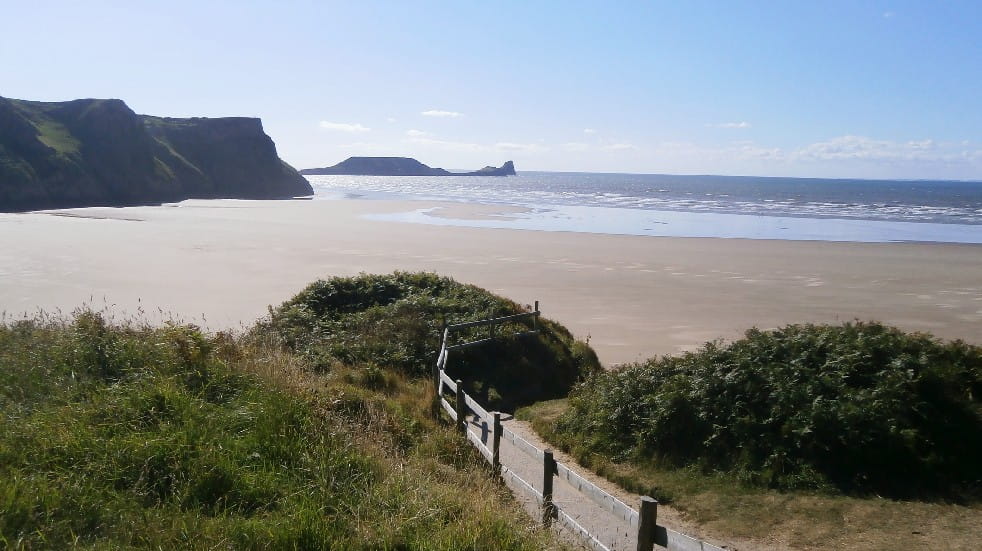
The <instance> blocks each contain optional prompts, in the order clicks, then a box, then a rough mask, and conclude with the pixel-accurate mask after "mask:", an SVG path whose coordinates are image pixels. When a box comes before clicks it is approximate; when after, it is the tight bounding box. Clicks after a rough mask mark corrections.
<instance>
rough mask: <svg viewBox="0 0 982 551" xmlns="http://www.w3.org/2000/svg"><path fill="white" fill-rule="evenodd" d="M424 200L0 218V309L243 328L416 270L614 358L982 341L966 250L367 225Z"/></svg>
mask: <svg viewBox="0 0 982 551" xmlns="http://www.w3.org/2000/svg"><path fill="white" fill-rule="evenodd" d="M423 207H444V210H443V211H442V212H441V211H439V210H438V211H436V214H438V215H440V216H444V217H448V216H449V217H453V218H458V219H459V218H468V217H473V218H474V219H486V218H487V217H495V216H507V215H508V214H509V210H508V208H507V207H501V206H488V205H475V204H441V203H436V202H432V203H430V202H423V201H412V202H410V201H379V200H374V201H368V200H355V199H345V200H319V201H281V202H276V201H232V200H228V201H186V202H184V203H180V204H178V205H168V206H157V207H131V208H122V209H113V208H90V209H74V210H65V211H57V212H55V211H51V212H37V213H24V214H0V311H4V312H5V315H6V317H7V318H8V319H9V318H10V317H19V316H20V315H22V314H23V313H25V312H26V313H28V314H30V313H32V312H36V311H37V310H38V309H43V310H46V311H57V310H61V311H71V310H72V309H73V308H75V307H78V306H80V305H82V304H84V303H87V304H90V305H91V306H92V307H94V308H97V309H99V308H103V307H104V306H109V307H111V308H112V310H113V311H114V312H116V313H117V315H119V316H124V315H134V314H139V313H140V312H143V313H144V315H146V316H147V317H149V318H151V319H159V318H160V317H161V316H167V315H174V316H175V317H179V318H182V319H184V320H185V321H191V322H194V323H199V324H202V325H204V326H206V327H208V328H209V329H224V328H238V327H243V326H248V325H249V324H251V323H252V322H253V321H254V320H256V319H257V318H259V317H260V316H262V315H264V314H265V312H266V310H267V306H268V305H275V304H279V303H280V302H282V301H283V300H286V299H288V298H289V297H291V296H292V295H293V294H295V293H296V292H297V291H299V290H300V289H301V288H303V287H304V286H305V285H306V284H307V283H309V282H311V281H313V280H315V279H317V278H324V277H330V276H334V275H353V274H357V273H359V272H390V271H393V270H410V271H417V270H428V271H434V272H438V273H440V274H445V275H449V276H452V277H454V278H455V279H457V280H459V281H463V282H468V283H474V284H476V285H479V286H482V287H485V288H488V289H490V290H492V291H494V292H497V293H500V294H503V295H505V296H508V297H510V298H512V299H514V300H516V301H519V302H522V303H531V302H532V301H534V300H539V301H540V302H541V307H542V310H543V313H544V315H546V316H547V317H550V318H553V319H556V320H558V321H560V322H562V323H563V324H565V325H566V326H567V327H569V328H570V329H571V330H572V331H573V332H574V333H575V334H576V335H577V336H579V337H581V338H587V337H589V339H590V344H591V345H593V346H594V347H595V348H596V350H597V351H598V353H599V354H600V357H601V360H602V361H603V362H604V363H606V364H608V365H612V364H617V363H623V362H629V361H634V360H640V359H644V358H647V357H650V356H652V355H655V354H670V353H676V352H679V351H683V350H690V349H693V348H695V347H698V346H699V345H700V344H701V343H703V342H704V341H707V340H711V339H716V338H724V339H732V338H735V337H738V336H740V335H741V334H742V332H743V331H744V330H745V329H747V328H749V327H751V326H757V327H761V328H769V327H776V326H779V325H783V324H787V323H796V322H837V321H845V320H851V319H856V318H858V319H864V320H865V319H877V320H881V321H884V322H887V323H890V324H894V325H897V326H899V327H902V328H904V329H908V330H919V331H929V332H931V333H934V334H935V335H938V336H940V337H944V338H952V339H953V338H960V339H964V340H967V341H970V342H973V343H977V344H978V343H982V246H977V245H946V244H904V243H895V244H894V243H891V244H879V243H829V242H801V241H795V242H792V241H769V240H744V239H699V238H658V237H632V236H615V235H602V234H584V233H570V232H544V231H525V230H502V229H481V228H465V227H447V226H430V225H423V224H410V223H404V222H383V221H372V220H367V219H365V218H364V215H367V214H385V213H398V212H405V211H410V210H414V209H419V208H423Z"/></svg>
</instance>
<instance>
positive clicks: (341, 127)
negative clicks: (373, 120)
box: [320, 121, 371, 132]
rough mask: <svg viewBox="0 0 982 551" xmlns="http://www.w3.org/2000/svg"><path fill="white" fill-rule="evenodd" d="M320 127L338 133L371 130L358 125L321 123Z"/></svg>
mask: <svg viewBox="0 0 982 551" xmlns="http://www.w3.org/2000/svg"><path fill="white" fill-rule="evenodd" d="M320 127H321V128H324V129H326V130H336V131H338V132H368V131H369V130H371V128H368V127H367V126H362V125H361V124H358V123H349V122H331V121H321V122H320Z"/></svg>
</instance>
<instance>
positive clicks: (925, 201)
mask: <svg viewBox="0 0 982 551" xmlns="http://www.w3.org/2000/svg"><path fill="white" fill-rule="evenodd" d="M307 179H308V180H309V181H310V183H311V186H312V187H313V189H314V193H315V195H314V199H315V200H342V199H389V200H410V201H414V200H415V201H421V203H420V206H419V207H418V208H409V209H408V210H407V211H405V212H398V213H387V214H375V215H368V216H369V217H371V218H374V219H379V220H392V221H403V222H413V223H420V224H434V225H443V226H467V227H487V228H505V229H525V230H541V231H563V232H588V233H604V234H615V235H639V236H660V237H714V238H742V239H779V240H794V241H797V240H803V241H852V242H870V243H882V242H931V243H968V244H982V181H951V180H938V181H933V180H850V179H819V178H776V177H754V176H691V175H685V176H674V175H666V174H602V173H584V172H520V173H519V174H518V175H517V176H508V177H481V176H440V177H430V176H307ZM434 201H439V202H459V203H479V204H485V205H492V206H494V205H498V206H502V207H507V208H502V209H501V211H500V212H499V213H497V214H495V213H493V212H492V214H490V215H487V216H480V217H461V218H454V217H449V216H446V215H444V214H441V213H440V211H441V209H440V208H439V207H438V206H434V205H433V204H432V203H433V202H434Z"/></svg>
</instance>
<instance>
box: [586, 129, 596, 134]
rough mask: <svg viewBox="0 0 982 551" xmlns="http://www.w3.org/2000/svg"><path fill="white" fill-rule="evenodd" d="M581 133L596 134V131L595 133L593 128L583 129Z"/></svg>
mask: <svg viewBox="0 0 982 551" xmlns="http://www.w3.org/2000/svg"><path fill="white" fill-rule="evenodd" d="M583 133H584V134H596V133H597V131H596V129H594V128H584V129H583Z"/></svg>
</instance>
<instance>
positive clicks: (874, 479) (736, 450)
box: [556, 322, 982, 500]
mask: <svg viewBox="0 0 982 551" xmlns="http://www.w3.org/2000/svg"><path fill="white" fill-rule="evenodd" d="M556 429H557V431H558V433H559V434H560V435H561V438H562V439H563V440H565V441H566V442H574V445H575V446H579V450H580V452H586V453H597V454H600V455H602V456H607V457H611V458H613V459H617V460H634V461H656V462H657V463H659V464H661V465H665V466H674V467H683V466H685V467H690V468H691V467H693V466H698V467H701V468H703V469H705V470H707V471H724V472H730V473H733V474H735V475H737V476H738V477H739V478H741V479H743V480H745V481H747V482H749V483H751V484H755V485H761V486H768V487H772V488H781V489H822V488H824V489H829V490H838V491H844V492H847V493H855V494H869V493H875V494H879V495H885V496H892V497H899V498H908V497H923V498H929V497H947V498H953V499H971V500H976V499H978V497H979V496H980V490H982V483H980V481H982V348H979V347H977V346H971V345H968V344H965V343H964V342H961V341H954V342H948V343H942V342H940V341H939V340H937V339H935V338H933V337H931V336H930V335H926V334H921V333H914V334H906V333H904V332H902V331H900V330H898V329H896V328H892V327H888V326H885V325H882V324H880V323H875V322H870V323H865V322H854V323H846V324H844V325H838V326H829V325H790V326H787V327H784V328H782V329H778V330H773V331H761V330H758V329H751V330H750V331H747V333H746V335H745V337H744V338H743V339H741V340H738V341H736V342H733V343H732V344H728V345H725V344H722V343H720V342H713V343H707V344H706V345H705V346H703V348H702V349H701V350H699V351H697V352H693V353H687V354H685V355H682V356H679V357H662V358H657V359H651V360H648V361H647V362H644V363H641V364H634V365H629V366H625V367H623V368H622V369H619V370H617V371H615V372H610V373H603V374H597V375H595V376H593V377H592V378H590V379H589V380H587V381H585V382H584V383H582V384H581V385H579V386H578V387H577V388H576V389H575V391H574V393H573V395H572V397H571V399H570V408H569V410H568V411H567V412H566V413H565V414H564V415H563V416H562V417H561V418H560V419H559V421H558V422H557V426H556Z"/></svg>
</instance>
